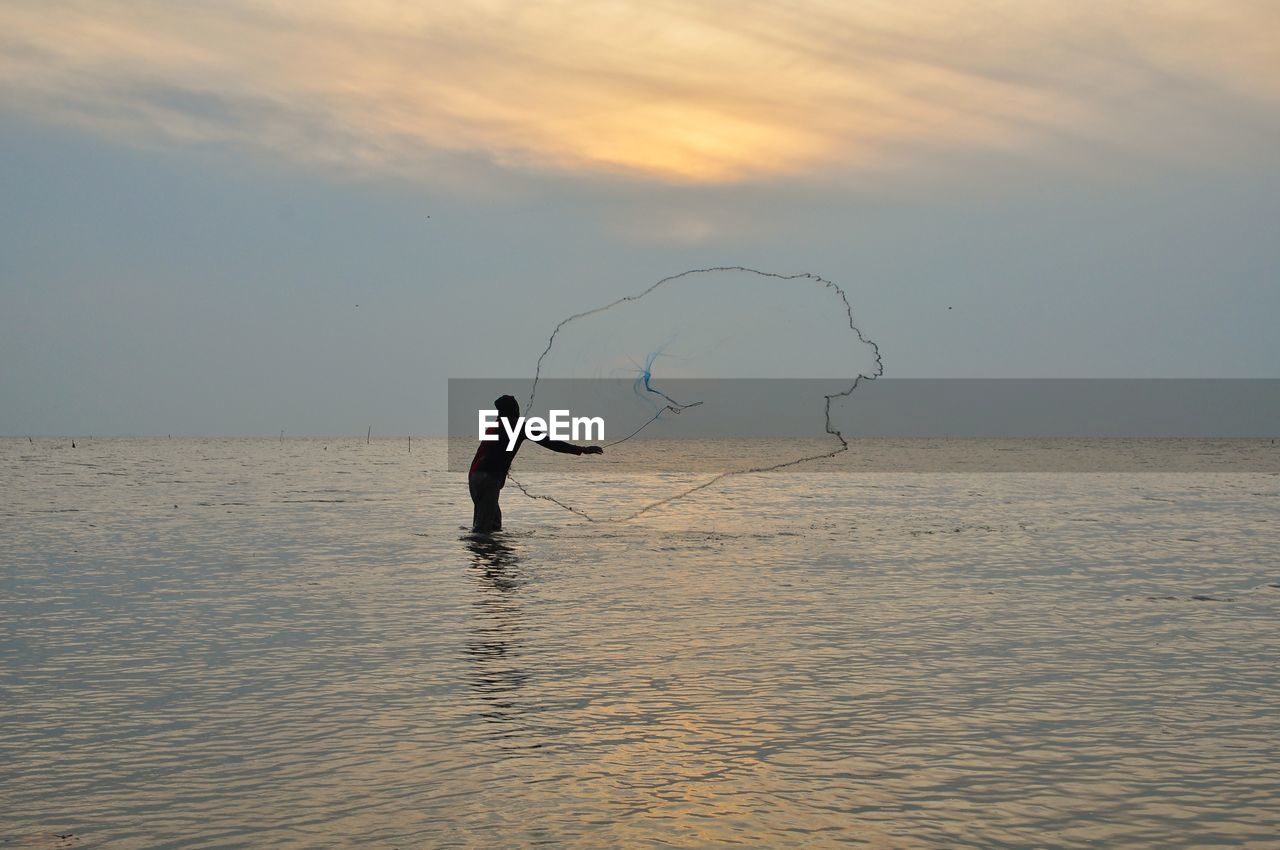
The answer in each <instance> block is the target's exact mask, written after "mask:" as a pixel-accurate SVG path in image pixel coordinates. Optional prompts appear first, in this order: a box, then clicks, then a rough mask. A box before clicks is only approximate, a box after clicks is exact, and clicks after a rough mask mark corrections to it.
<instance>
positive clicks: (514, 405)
mask: <svg viewBox="0 0 1280 850" xmlns="http://www.w3.org/2000/svg"><path fill="white" fill-rule="evenodd" d="M493 406H494V409H495V410H497V411H498V415H499V416H501V417H502V418H503V419H506V420H507V421H508V422H511V423H513V424H514V423H515V421H516V420H517V419H519V418H520V402H518V401H516V399H515V396H509V395H504V396H501V397H500V398H496V399H494V401H493Z"/></svg>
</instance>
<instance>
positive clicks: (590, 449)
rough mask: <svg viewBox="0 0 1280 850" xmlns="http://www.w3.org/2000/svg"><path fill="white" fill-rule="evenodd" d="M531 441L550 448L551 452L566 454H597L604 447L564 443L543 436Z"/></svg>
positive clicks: (600, 452)
mask: <svg viewBox="0 0 1280 850" xmlns="http://www.w3.org/2000/svg"><path fill="white" fill-rule="evenodd" d="M533 442H535V443H537V444H538V445H540V446H542V447H543V448H544V449H551V451H553V452H560V453H561V454H567V455H598V454H604V449H602V448H600V447H599V446H575V445H574V444H573V443H566V442H565V441H564V440H553V439H551V438H550V437H543V438H542V439H541V440H533Z"/></svg>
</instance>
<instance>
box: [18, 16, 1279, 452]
mask: <svg viewBox="0 0 1280 850" xmlns="http://www.w3.org/2000/svg"><path fill="white" fill-rule="evenodd" d="M1277 221H1280V5H1277V4H1276V3H1275V2H1274V0H1268V2H1252V0H1213V1H1212V2H1210V1H1209V0H1203V2H1202V1H1201V0H1161V2H1093V1H1092V0H1083V2H1078V3H1071V4H1063V3H1048V2H1039V0H985V2H982V1H980V0H969V2H954V0H919V2H912V3H901V2H861V3H856V4H855V3H849V2H819V0H801V1H800V2H792V3H788V4H774V3H768V4H766V3H755V2H750V0H745V2H744V0H734V2H728V1H727V0H708V2H679V3H675V2H665V0H647V2H644V3H640V2H625V0H615V1H614V2H593V3H581V2H578V3H568V2H502V0H486V1H485V2H465V1H464V0H451V2H447V3H445V2H440V3H436V2H408V1H407V0H361V2H355V1H354V0H350V1H348V0H307V1H306V2H300V1H299V2H295V1H294V0H218V2H212V1H211V0H210V2H199V0H197V2H190V3H181V4H176V3H172V2H159V0H155V1H153V0H129V2H113V0H94V2H68V1H66V0H0V434H8V435H24V434H51V435H52V434H65V435H77V434H78V435H89V434H93V435H108V434H167V433H172V434H174V435H175V436H177V435H179V434H183V435H223V434H226V435H242V434H243V435H252V434H276V433H277V432H279V431H281V430H284V431H285V432H286V433H287V434H297V435H300V434H325V435H339V434H363V433H364V432H365V429H366V428H368V427H372V428H373V430H374V433H375V434H379V433H381V434H407V433H413V434H425V433H432V432H440V431H442V430H443V424H444V408H445V404H446V381H447V379H448V378H450V377H453V378H458V377H481V376H507V375H510V376H521V375H526V374H529V373H530V372H531V370H532V367H533V363H534V361H536V358H537V355H538V354H539V353H540V352H541V350H542V347H543V346H544V345H545V341H546V338H547V335H548V333H549V332H550V330H551V328H553V327H554V326H555V324H556V323H557V322H558V321H559V320H560V319H561V318H563V317H565V316H567V315H569V314H570V313H573V312H577V311H579V310H582V309H587V308H590V307H595V306H598V305H600V304H603V303H606V302H609V301H612V300H614V299H615V298H617V297H619V296H621V295H625V294H627V293H629V292H635V291H639V290H642V289H644V288H645V287H646V286H648V285H649V284H650V283H652V282H653V281H655V280H657V279H659V278H662V277H664V276H667V275H670V274H673V273H677V272H680V271H683V270H685V269H690V268H701V267H705V266H717V265H746V266H751V267H755V268H760V269H764V270H768V271H774V272H780V273H795V272H813V273H817V274H820V275H822V276H823V277H826V278H829V279H831V280H834V281H836V282H838V283H840V284H841V285H842V286H843V287H844V288H845V289H846V290H847V291H848V293H849V297H850V301H851V304H852V306H853V309H854V311H855V313H856V314H857V317H858V319H859V323H860V326H861V327H862V328H863V329H864V331H866V333H867V334H868V335H869V336H870V337H871V338H873V339H874V340H876V342H878V343H879V344H880V346H881V348H882V350H883V353H884V362H885V374H886V375H888V376H893V377H983V378H992V377H1276V364H1277V363H1280V343H1278V342H1277V339H1278V338H1280V334H1277V333H1276V332H1275V330H1274V327H1273V325H1274V322H1275V317H1276V316H1278V315H1280V280H1278V275H1280V239H1277V237H1276V234H1277V229H1276V224H1275V223H1276V222H1277ZM780 341H781V342H783V343H785V337H780Z"/></svg>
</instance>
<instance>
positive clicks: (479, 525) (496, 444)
mask: <svg viewBox="0 0 1280 850" xmlns="http://www.w3.org/2000/svg"><path fill="white" fill-rule="evenodd" d="M493 406H494V407H495V408H497V411H498V416H499V417H500V418H501V419H503V420H505V422H506V426H505V427H506V428H507V430H508V431H515V428H516V420H518V419H519V418H520V403H519V402H517V401H516V400H515V398H514V397H512V396H509V395H504V396H503V397H502V398H499V399H497V400H496V401H494V403H493ZM502 428H503V426H502V425H501V424H496V425H490V426H489V429H488V430H487V431H486V433H487V434H494V435H496V436H497V437H498V439H496V440H482V441H481V442H480V448H478V449H476V456H475V459H474V460H472V461H471V473H470V475H468V476H467V486H468V488H469V489H470V490H471V503H472V504H473V505H474V506H475V512H474V513H473V514H472V518H471V530H472V531H473V532H476V533H479V534H487V533H489V532H491V531H501V530H502V508H501V507H500V506H499V505H498V498H499V496H501V495H502V486H503V485H504V484H506V483H507V472H508V471H509V470H510V469H511V461H513V460H514V459H515V456H516V452H518V451H520V446H521V445H522V444H523V443H524V441H525V439H526V434H525V429H524V428H521V429H520V434H519V436H518V437H517V438H516V442H515V445H514V446H513V447H511V448H508V445H509V442H508V440H507V439H506V437H505V435H504V434H503V433H502ZM534 442H535V443H537V444H538V445H540V446H543V447H544V448H548V449H551V450H552V451H553V452H563V453H564V454H571V455H598V454H601V453H602V452H604V449H602V448H600V447H599V446H575V445H574V444H573V443H566V442H564V441H563V440H553V439H551V438H550V437H549V436H547V437H543V438H541V439H537V440H534Z"/></svg>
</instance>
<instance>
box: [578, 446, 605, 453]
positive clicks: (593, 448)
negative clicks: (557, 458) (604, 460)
mask: <svg viewBox="0 0 1280 850" xmlns="http://www.w3.org/2000/svg"><path fill="white" fill-rule="evenodd" d="M582 453H583V454H584V455H602V454H604V449H602V448H600V447H599V446H583V447H582Z"/></svg>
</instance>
